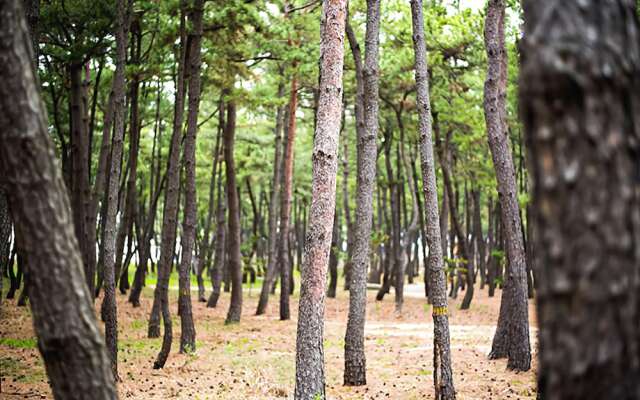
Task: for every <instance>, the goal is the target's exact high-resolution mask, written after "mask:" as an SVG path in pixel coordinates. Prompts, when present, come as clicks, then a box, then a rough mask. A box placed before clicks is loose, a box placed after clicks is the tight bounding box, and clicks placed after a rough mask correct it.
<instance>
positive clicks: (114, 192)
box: [102, 0, 131, 381]
mask: <svg viewBox="0 0 640 400" xmlns="http://www.w3.org/2000/svg"><path fill="white" fill-rule="evenodd" d="M116 10H117V18H116V32H115V36H116V72H115V75H114V79H113V88H112V90H113V106H114V130H113V142H112V147H111V165H110V167H109V178H110V179H109V186H108V188H107V203H108V205H107V214H106V218H105V221H104V244H103V246H104V300H103V305H102V310H103V318H104V322H105V337H106V341H107V349H108V350H109V355H110V356H111V368H112V370H113V376H114V377H115V379H116V381H118V380H120V378H119V377H118V316H117V309H116V307H117V306H116V275H115V259H116V255H115V251H116V248H115V244H116V243H115V242H116V214H117V213H118V200H117V198H118V189H119V186H120V185H119V184H120V172H121V171H120V170H121V161H120V159H121V157H122V148H123V142H124V129H125V127H124V116H125V106H126V105H125V63H126V59H127V35H128V30H129V12H130V11H131V10H130V9H129V8H128V6H127V3H126V1H125V0H118V1H117V8H116Z"/></svg>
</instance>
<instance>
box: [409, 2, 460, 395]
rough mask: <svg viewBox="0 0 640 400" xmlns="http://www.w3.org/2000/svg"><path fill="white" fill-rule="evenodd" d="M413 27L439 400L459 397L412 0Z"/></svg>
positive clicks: (418, 14)
mask: <svg viewBox="0 0 640 400" xmlns="http://www.w3.org/2000/svg"><path fill="white" fill-rule="evenodd" d="M411 16H412V18H411V20H412V25H413V49H414V52H415V73H416V93H417V95H416V97H417V109H418V118H419V119H418V127H419V131H420V164H421V167H422V190H423V192H424V205H425V212H426V231H427V242H428V243H429V279H431V281H430V282H429V295H430V296H431V298H430V300H431V304H432V305H433V311H432V315H433V362H434V372H433V377H434V379H433V383H434V386H435V391H436V399H438V400H450V399H455V398H456V392H455V390H454V388H453V372H452V370H451V346H450V342H449V340H450V339H449V316H448V315H449V312H448V304H447V282H446V277H445V269H444V262H443V259H442V245H441V244H440V240H441V237H440V224H439V220H438V188H437V184H436V170H435V158H434V155H433V145H432V143H431V140H432V139H431V104H430V100H429V81H428V79H429V73H428V71H427V51H426V44H425V38H424V21H423V17H422V0H411Z"/></svg>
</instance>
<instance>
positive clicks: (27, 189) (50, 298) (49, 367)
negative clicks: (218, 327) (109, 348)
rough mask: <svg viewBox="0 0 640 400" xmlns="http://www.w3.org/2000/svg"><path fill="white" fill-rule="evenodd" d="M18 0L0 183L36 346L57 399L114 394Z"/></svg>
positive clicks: (1, 31) (0, 107)
mask: <svg viewBox="0 0 640 400" xmlns="http://www.w3.org/2000/svg"><path fill="white" fill-rule="evenodd" d="M27 35H28V33H27V31H26V24H25V22H24V20H23V16H22V10H21V5H20V2H19V1H18V0H11V1H4V2H2V3H0V79H1V80H2V82H4V83H3V85H0V171H1V172H2V173H0V184H2V185H6V188H7V194H8V201H9V205H10V207H11V210H12V214H13V217H14V219H15V222H16V226H17V227H18V229H19V231H20V235H21V236H22V239H23V240H22V244H23V247H24V254H25V255H26V257H27V258H28V264H27V265H26V268H27V273H28V274H29V275H30V282H31V285H32V286H31V287H32V288H33V290H32V291H31V293H30V294H31V296H30V297H31V302H30V304H31V308H32V317H33V324H34V330H35V332H36V335H37V336H38V349H39V350H40V353H41V354H42V357H43V359H44V364H45V368H46V371H47V375H48V378H49V382H50V385H51V389H52V392H53V395H54V397H55V398H56V399H70V398H74V399H116V398H117V392H116V389H115V384H114V380H113V374H112V372H111V370H110V365H109V356H108V355H107V352H106V348H105V344H104V341H103V338H102V335H101V333H100V330H99V328H98V323H97V321H96V318H95V314H94V310H93V305H92V303H91V294H90V293H89V290H88V288H87V285H86V283H85V280H84V270H83V264H82V259H81V255H80V251H79V247H78V242H77V239H76V237H75V233H74V229H73V227H72V226H71V224H70V221H71V215H70V212H69V210H70V204H69V199H68V196H67V191H66V188H65V185H64V182H63V178H62V174H61V170H60V167H59V165H58V163H57V162H56V161H55V157H54V154H55V151H54V145H53V143H52V141H51V138H50V135H49V132H48V129H47V121H46V118H45V108H44V104H43V102H42V101H41V99H40V95H39V91H38V87H37V85H36V81H37V80H36V76H35V68H34V65H33V63H32V57H33V51H32V50H31V48H30V44H29V43H30V42H29V41H28V40H26V39H25V38H26V37H27Z"/></svg>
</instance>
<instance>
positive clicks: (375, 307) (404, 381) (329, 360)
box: [0, 285, 537, 400]
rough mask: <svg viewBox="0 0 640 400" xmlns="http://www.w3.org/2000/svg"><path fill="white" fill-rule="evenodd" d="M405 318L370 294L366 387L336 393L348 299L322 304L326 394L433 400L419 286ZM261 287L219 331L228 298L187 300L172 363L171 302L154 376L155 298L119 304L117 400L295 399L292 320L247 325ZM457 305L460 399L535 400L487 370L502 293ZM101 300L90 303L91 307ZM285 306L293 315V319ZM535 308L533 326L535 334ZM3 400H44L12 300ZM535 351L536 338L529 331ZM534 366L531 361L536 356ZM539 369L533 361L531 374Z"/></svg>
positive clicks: (502, 369)
mask: <svg viewBox="0 0 640 400" xmlns="http://www.w3.org/2000/svg"><path fill="white" fill-rule="evenodd" d="M405 288H406V291H407V292H406V293H407V295H406V296H405V303H404V308H403V315H402V316H400V317H396V316H395V315H394V303H393V292H392V293H391V295H387V296H386V297H385V299H384V301H382V302H376V301H375V299H374V296H375V292H374V291H369V292H368V305H367V325H366V330H365V346H366V350H367V367H368V374H367V377H368V382H369V383H368V385H367V386H364V387H359V388H354V387H344V386H342V373H343V360H344V358H343V354H344V350H343V346H344V332H345V329H346V315H347V308H348V293H347V292H344V291H339V293H338V298H337V299H327V304H326V324H325V341H324V345H325V346H324V347H325V360H326V376H327V395H328V397H329V398H331V399H407V400H410V399H432V398H433V368H432V360H433V355H432V350H433V345H432V343H433V326H432V325H431V323H430V321H431V309H430V306H429V305H428V304H427V303H426V301H425V300H424V299H423V298H421V297H422V296H421V295H414V294H413V293H422V290H423V289H422V287H421V286H420V285H415V286H414V285H407V286H405ZM258 294H259V288H258V289H255V288H254V289H253V290H252V291H251V294H249V291H248V290H245V301H244V311H243V316H242V318H243V319H242V322H241V323H240V324H235V325H229V326H228V325H224V318H225V315H226V311H227V307H228V301H229V294H228V293H223V295H222V296H221V299H220V303H219V306H218V308H216V309H208V308H206V307H205V304H204V303H198V302H196V301H195V298H194V303H193V304H194V317H195V322H196V331H197V343H196V347H197V350H196V352H195V353H194V354H191V355H184V354H178V353H177V351H178V344H179V343H178V341H179V336H180V332H179V329H180V323H179V321H180V319H179V317H177V316H176V315H175V312H176V301H175V299H176V297H177V294H176V293H175V292H172V293H171V297H172V299H171V301H172V309H171V311H172V313H174V314H173V323H174V325H175V326H176V329H174V344H173V347H172V353H171V355H170V357H169V361H168V363H167V366H166V367H165V368H164V369H163V370H160V371H157V370H153V369H152V368H151V366H152V364H153V361H154V359H155V355H156V352H157V351H158V349H159V347H160V339H147V338H146V332H147V322H146V321H147V317H148V312H149V310H150V308H151V302H152V298H153V296H152V289H151V288H149V287H147V288H145V290H144V292H143V299H142V307H140V308H132V307H131V305H130V304H128V303H127V302H126V297H125V296H120V295H119V296H118V315H119V332H120V333H119V369H120V375H121V378H122V380H123V382H122V383H121V384H120V385H119V388H118V389H119V392H120V398H122V399H169V398H175V399H229V400H232V399H233V400H237V399H256V400H257V399H260V400H262V399H277V398H287V397H290V396H291V395H292V392H293V385H294V374H295V371H294V369H295V330H296V321H295V319H293V320H291V321H287V322H281V321H279V320H278V297H277V296H272V298H271V299H270V308H269V310H268V312H267V314H266V315H264V316H260V317H256V316H254V315H253V314H254V312H255V306H256V303H257V296H258ZM461 299H462V296H459V298H458V299H457V300H455V301H452V302H451V305H450V309H451V319H450V323H451V336H452V338H451V343H452V357H453V363H454V364H453V368H454V374H455V376H454V380H455V385H456V389H457V392H458V399H478V400H486V399H516V398H517V399H522V400H524V399H535V373H534V372H533V370H532V371H529V372H526V373H515V372H511V371H507V370H506V360H498V361H489V360H488V359H487V357H486V354H487V353H488V352H489V349H490V346H491V340H492V337H493V332H494V329H495V323H496V321H497V316H498V310H499V306H500V293H499V292H497V293H496V296H495V297H494V298H489V297H487V295H486V291H480V290H476V296H475V298H474V301H473V303H472V306H471V309H470V310H468V311H460V310H459V309H458V308H459V303H460V301H461ZM100 300H101V299H98V301H96V307H98V306H99V304H100ZM297 303H298V299H297V296H294V297H292V299H291V306H292V316H293V317H294V318H295V316H296V313H297ZM533 311H534V309H533V304H531V305H530V316H531V323H532V325H535V320H534V314H533ZM0 318H1V319H2V321H3V322H2V324H1V325H0V338H2V339H0V373H1V375H2V378H1V379H2V386H1V388H2V391H1V392H0V397H2V398H7V399H18V398H24V396H25V395H26V396H29V397H32V398H38V397H40V396H43V397H41V398H50V397H51V393H50V390H49V388H48V385H47V380H46V376H45V374H44V368H43V364H42V361H41V360H40V357H39V354H38V350H37V345H36V342H35V338H34V334H33V328H32V326H31V317H30V313H29V310H28V309H26V308H18V307H16V306H15V301H11V300H10V301H3V303H2V310H1V311H0ZM531 336H532V343H534V344H535V336H536V335H535V329H532V335H531ZM534 359H535V357H534ZM536 367H537V362H536V361H534V363H533V368H534V370H535V368H536Z"/></svg>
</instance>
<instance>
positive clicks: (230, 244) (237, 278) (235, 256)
mask: <svg viewBox="0 0 640 400" xmlns="http://www.w3.org/2000/svg"><path fill="white" fill-rule="evenodd" d="M235 134H236V105H235V103H234V102H233V101H230V102H229V103H228V104H227V127H226V129H225V132H224V161H225V165H226V174H227V202H228V205H229V232H228V235H229V236H228V238H227V251H228V260H227V263H228V265H229V271H230V273H231V302H230V303H229V311H228V313H227V319H226V320H225V323H227V324H230V323H236V322H240V316H241V314H242V259H241V254H240V241H241V238H240V200H239V198H238V190H237V182H236V169H235V162H234V158H233V148H234V141H235Z"/></svg>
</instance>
